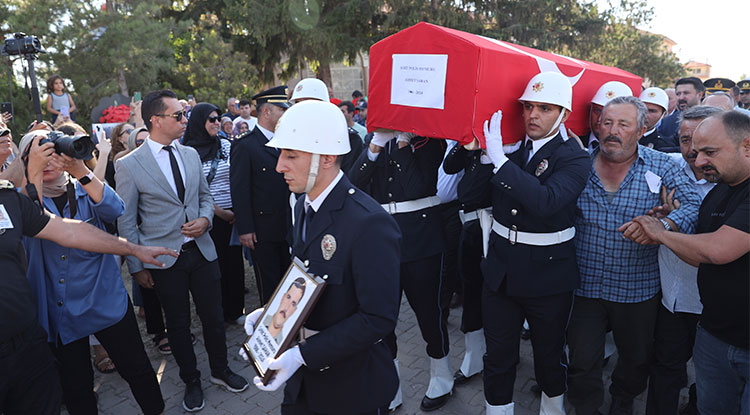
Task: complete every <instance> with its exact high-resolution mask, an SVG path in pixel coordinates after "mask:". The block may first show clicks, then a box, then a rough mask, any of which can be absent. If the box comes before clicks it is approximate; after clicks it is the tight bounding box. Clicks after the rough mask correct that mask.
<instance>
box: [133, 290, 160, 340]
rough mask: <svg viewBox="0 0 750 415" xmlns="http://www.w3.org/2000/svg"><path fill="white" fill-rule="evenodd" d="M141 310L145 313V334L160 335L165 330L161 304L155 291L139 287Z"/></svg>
mask: <svg viewBox="0 0 750 415" xmlns="http://www.w3.org/2000/svg"><path fill="white" fill-rule="evenodd" d="M139 288H140V289H141V299H142V300H143V309H144V311H145V313H146V332H148V334H154V335H157V334H162V333H164V331H165V330H166V328H165V326H164V314H163V313H162V310H161V302H160V301H159V296H158V295H156V290H155V289H153V288H145V287H139Z"/></svg>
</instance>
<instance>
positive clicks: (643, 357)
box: [568, 295, 660, 415]
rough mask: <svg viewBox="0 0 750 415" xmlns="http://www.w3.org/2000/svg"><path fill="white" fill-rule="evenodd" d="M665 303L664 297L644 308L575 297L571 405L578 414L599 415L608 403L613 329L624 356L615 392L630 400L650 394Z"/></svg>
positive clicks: (570, 332)
mask: <svg viewBox="0 0 750 415" xmlns="http://www.w3.org/2000/svg"><path fill="white" fill-rule="evenodd" d="M659 303H660V296H659V295H657V296H654V297H653V298H651V299H648V300H646V301H642V302H640V303H615V302H611V301H605V300H600V299H593V298H585V297H579V296H577V297H576V298H575V303H574V304H573V313H572V315H571V319H570V325H569V327H568V346H569V348H570V367H569V370H568V385H569V388H568V401H570V403H571V404H572V405H573V406H574V407H575V408H576V413H577V414H580V415H588V414H592V413H595V412H596V411H597V410H598V409H599V407H600V406H601V405H602V403H603V402H604V384H603V382H602V366H603V361H604V335H605V334H606V333H607V327H608V326H611V327H612V334H613V335H614V338H615V345H616V346H617V353H618V358H617V366H615V370H614V372H612V385H610V388H609V393H610V394H611V395H612V396H613V397H616V398H619V399H622V400H630V399H633V398H635V397H636V396H638V395H639V394H640V393H641V392H643V391H644V390H645V389H646V383H647V381H648V374H649V368H650V367H651V362H652V359H653V344H654V326H655V325H656V312H657V310H658V308H659Z"/></svg>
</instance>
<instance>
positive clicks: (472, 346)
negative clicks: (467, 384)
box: [460, 329, 487, 378]
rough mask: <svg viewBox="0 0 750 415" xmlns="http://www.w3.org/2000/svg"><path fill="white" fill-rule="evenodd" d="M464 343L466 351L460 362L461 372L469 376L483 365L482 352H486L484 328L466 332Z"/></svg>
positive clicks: (478, 370) (480, 369)
mask: <svg viewBox="0 0 750 415" xmlns="http://www.w3.org/2000/svg"><path fill="white" fill-rule="evenodd" d="M464 342H465V343H466V352H464V360H463V361H462V362H461V369H460V370H461V373H462V374H463V375H464V376H465V377H467V378H470V377H472V376H474V375H476V374H477V373H479V372H481V371H482V368H483V367H484V361H483V360H482V359H483V358H484V354H485V353H486V352H487V345H486V344H485V342H484V329H479V330H475V331H471V332H468V333H466V334H465V335H464Z"/></svg>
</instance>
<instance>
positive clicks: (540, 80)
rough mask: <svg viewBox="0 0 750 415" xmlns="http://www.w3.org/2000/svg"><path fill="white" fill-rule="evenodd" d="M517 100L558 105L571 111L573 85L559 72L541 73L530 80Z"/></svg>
mask: <svg viewBox="0 0 750 415" xmlns="http://www.w3.org/2000/svg"><path fill="white" fill-rule="evenodd" d="M518 100H519V101H530V102H543V103H546V104H554V105H559V106H561V107H563V108H565V109H566V110H568V111H572V110H573V85H571V84H570V81H569V80H568V77H566V76H565V75H563V74H561V73H559V72H541V73H538V74H536V75H534V77H533V78H531V80H530V81H529V83H528V84H527V85H526V89H525V90H524V91H523V95H521V98H518ZM561 113H562V112H561Z"/></svg>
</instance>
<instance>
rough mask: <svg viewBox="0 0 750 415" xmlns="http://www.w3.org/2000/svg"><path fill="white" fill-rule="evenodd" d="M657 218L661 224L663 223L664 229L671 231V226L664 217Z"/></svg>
mask: <svg viewBox="0 0 750 415" xmlns="http://www.w3.org/2000/svg"><path fill="white" fill-rule="evenodd" d="M659 220H660V221H661V224H662V225H664V229H666V230H667V231H671V230H672V227H671V226H669V222H667V221H666V220H664V219H659Z"/></svg>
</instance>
